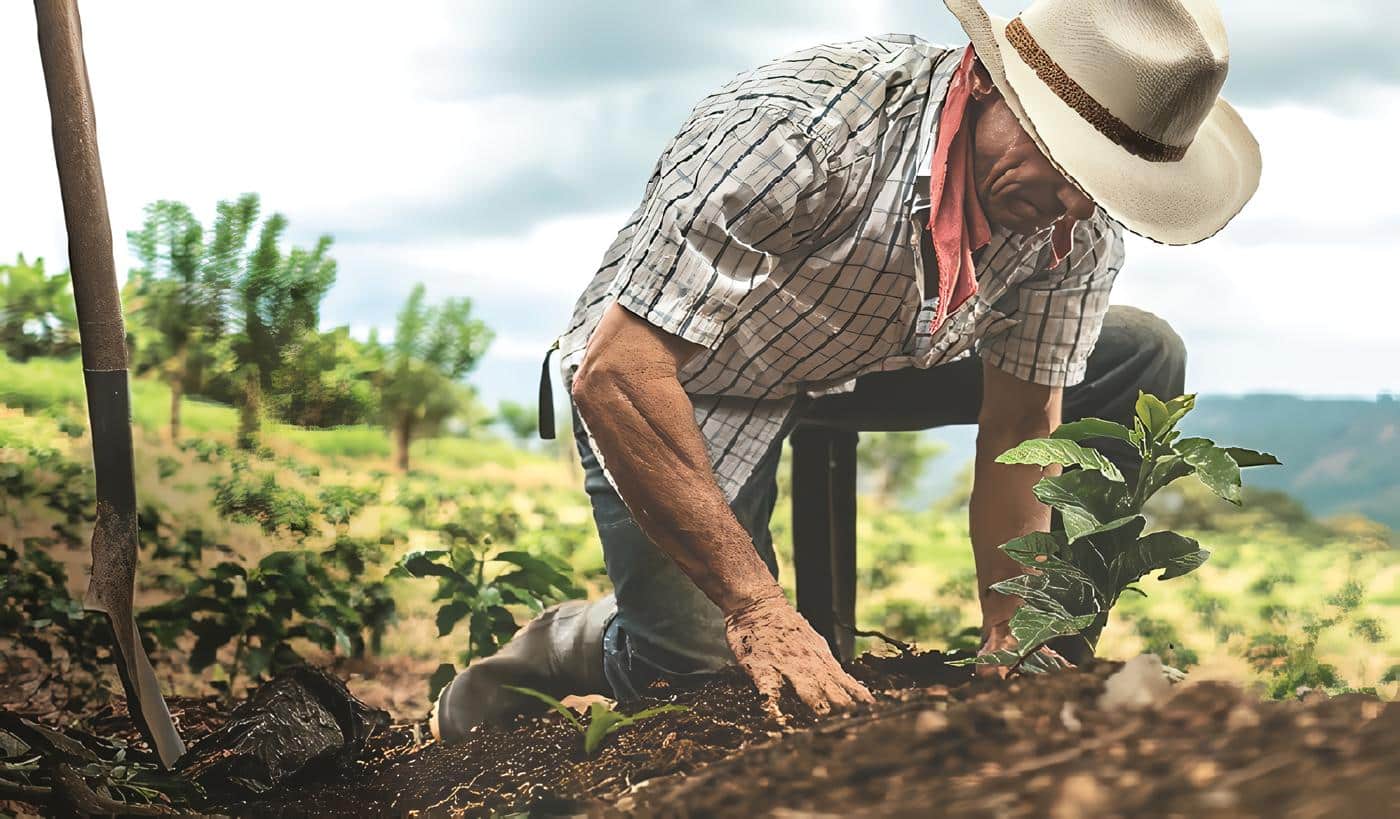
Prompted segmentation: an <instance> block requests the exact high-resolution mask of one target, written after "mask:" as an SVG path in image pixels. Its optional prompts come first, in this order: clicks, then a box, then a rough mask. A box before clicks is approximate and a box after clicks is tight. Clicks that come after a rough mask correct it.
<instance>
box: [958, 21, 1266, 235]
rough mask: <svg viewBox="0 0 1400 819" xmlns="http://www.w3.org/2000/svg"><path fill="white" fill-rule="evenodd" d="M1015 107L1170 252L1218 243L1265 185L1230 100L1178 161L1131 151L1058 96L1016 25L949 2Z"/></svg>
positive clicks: (1072, 175) (1085, 180)
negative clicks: (1031, 59)
mask: <svg viewBox="0 0 1400 819" xmlns="http://www.w3.org/2000/svg"><path fill="white" fill-rule="evenodd" d="M944 2H945V4H946V5H947V6H948V9H949V10H950V11H952V12H953V15H954V16H956V17H957V18H958V21H959V22H960V23H961V24H962V27H963V30H964V31H965V32H967V35H968V37H969V38H970V39H971V40H972V45H973V47H974V48H975V49H976V50H977V56H978V59H979V60H981V62H982V65H983V66H984V67H985V68H986V69H987V73H988V74H989V75H990V76H991V78H992V82H994V83H995V84H996V86H997V88H998V89H1000V90H1001V92H1002V96H1003V97H1004V98H1005V100H1006V103H1007V105H1008V106H1009V107H1010V108H1011V110H1012V112H1013V113H1014V114H1015V115H1016V117H1017V119H1019V120H1020V121H1021V125H1022V127H1024V128H1025V129H1026V131H1027V133H1029V134H1030V136H1031V138H1032V139H1034V140H1035V141H1036V143H1037V145H1039V147H1040V149H1041V151H1042V152H1044V153H1045V155H1046V156H1047V157H1049V159H1050V161H1051V162H1053V163H1054V164H1055V166H1056V167H1057V168H1059V169H1060V171H1061V172H1062V173H1064V174H1065V176H1067V177H1068V178H1069V179H1071V180H1072V181H1073V182H1074V183H1075V184H1076V185H1078V186H1079V187H1080V189H1082V190H1083V191H1084V193H1086V194H1087V195H1088V196H1089V197H1090V198H1091V199H1093V200H1094V202H1095V204H1097V205H1098V206H1099V207H1101V208H1103V210H1104V211H1105V212H1106V213H1107V214H1108V215H1109V216H1110V217H1112V218H1113V219H1114V220H1116V221H1117V222H1119V223H1121V224H1122V225H1123V227H1125V228H1127V229H1128V230H1130V231H1132V232H1133V233H1136V234H1139V235H1141V236H1145V237H1147V238H1148V239H1152V240H1153V241H1156V242H1161V243H1162V244H1168V245H1189V244H1194V243H1196V242H1200V241H1203V240H1205V239H1208V238H1210V237H1211V236H1214V235H1215V234H1216V233H1218V232H1219V231H1220V229H1221V228H1223V227H1225V225H1227V224H1229V222H1230V220H1231V219H1233V218H1234V217H1235V215H1236V214H1238V213H1239V212H1240V210H1241V209H1242V208H1243V207H1244V206H1245V203H1247V202H1248V201H1249V199H1250V197H1252V196H1253V195H1254V192H1255V190H1256V189H1257V188H1258V187H1259V174H1260V170H1261V168H1262V165H1263V162H1262V159H1261V157H1260V154H1259V142H1258V141H1257V140H1256V139H1255V138H1254V135H1253V134H1251V133H1250V131H1249V128H1248V127H1246V126H1245V124H1244V120H1242V119H1241V118H1240V115H1239V114H1238V113H1236V111H1235V109H1234V108H1233V107H1232V106H1231V105H1230V104H1229V103H1227V102H1226V101H1225V100H1224V99H1218V100H1216V103H1215V106H1214V108H1213V109H1212V110H1211V112H1210V114H1209V115H1208V116H1207V117H1206V120H1205V122H1204V123H1202V125H1201V128H1200V131H1199V132H1198V133H1197V134H1196V138H1195V140H1194V141H1192V143H1191V147H1190V148H1189V149H1188V150H1187V151H1186V155H1185V156H1184V157H1183V158H1182V159H1180V160H1179V161H1176V162H1150V161H1148V160H1145V159H1142V158H1141V157H1138V156H1136V155H1134V154H1131V153H1129V152H1128V151H1126V150H1124V149H1123V148H1122V147H1120V146H1119V145H1118V144H1117V143H1115V142H1113V141H1112V140H1110V139H1109V138H1108V137H1106V136H1104V135H1103V134H1102V133H1101V132H1099V130H1098V129H1097V128H1095V127H1094V126H1093V125H1091V124H1089V122H1088V121H1087V120H1085V119H1084V118H1083V117H1082V116H1080V115H1079V113H1078V112H1077V111H1075V110H1074V109H1073V108H1070V107H1069V106H1068V105H1066V104H1065V102H1064V101H1063V100H1061V99H1060V98H1059V97H1058V96H1056V95H1055V92H1054V91H1052V90H1050V87H1049V86H1047V85H1046V84H1045V83H1044V82H1042V81H1041V79H1040V78H1039V77H1038V76H1037V75H1036V73H1035V70H1034V69H1032V68H1031V67H1030V66H1028V65H1027V64H1026V63H1025V61H1024V60H1022V59H1021V56H1020V55H1019V54H1018V53H1017V52H1016V49H1015V48H1014V47H1013V46H1012V45H1011V44H1010V43H1009V42H1008V41H1007V39H1006V26H1007V24H1008V23H1009V22H1010V21H1009V20H1007V19H1004V18H1000V17H994V16H991V15H989V14H988V13H987V11H986V9H984V8H983V7H982V4H981V3H979V2H976V0H944Z"/></svg>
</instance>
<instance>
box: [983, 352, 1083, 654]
mask: <svg viewBox="0 0 1400 819" xmlns="http://www.w3.org/2000/svg"><path fill="white" fill-rule="evenodd" d="M1062 393H1063V390H1062V389H1061V388H1059V387H1046V386H1042V385H1039V384H1032V383H1031V382H1029V381H1022V380H1020V379H1018V378H1016V377H1015V376H1013V375H1010V374H1008V373H1006V372H1004V371H1002V370H1000V369H998V368H997V367H995V366H992V365H991V364H986V363H984V364H983V367H982V411H981V414H980V415H979V416H978V421H977V424H978V427H977V461H976V465H975V466H974V473H973V482H972V502H971V504H970V508H969V515H970V520H969V528H970V529H971V533H972V551H973V555H974V556H975V558H976V562H977V591H978V600H979V601H980V602H981V604H982V635H983V640H984V648H985V649H988V650H995V649H998V648H1004V647H1007V646H1009V645H1010V644H1011V639H1012V638H1011V636H1010V631H1009V630H1008V629H1007V627H1006V623H1007V621H1008V620H1010V619H1011V615H1012V614H1014V613H1015V611H1016V609H1017V608H1018V607H1019V606H1020V605H1021V601H1020V599H1019V598H1015V597H1007V596H1006V595H1003V594H999V593H997V592H994V591H992V590H991V589H990V588H989V587H990V586H991V585H992V584H993V583H996V582H999V581H1001V580H1005V579H1007V578H1009V577H1015V576H1016V575H1019V574H1022V573H1023V569H1022V568H1021V567H1020V565H1019V564H1017V563H1016V562H1015V561H1014V560H1012V559H1011V558H1009V557H1007V556H1006V555H1005V554H1004V553H1003V552H1002V551H1001V550H1000V549H999V548H998V547H999V546H1001V545H1002V544H1003V543H1006V542H1007V541H1009V540H1012V539H1014V538H1018V537H1020V536H1022V535H1024V534H1027V533H1029V532H1036V531H1045V530H1048V529H1049V528H1050V508H1049V507H1047V506H1045V505H1044V504H1042V503H1041V502H1040V501H1039V500H1037V499H1036V497H1035V494H1034V493H1033V492H1032V491H1031V489H1032V487H1034V486H1035V484H1036V482H1037V481H1039V480H1040V479H1041V478H1042V477H1044V476H1045V475H1046V474H1050V471H1049V470H1048V469H1041V468H1040V467H1038V466H1024V465H1013V464H999V463H996V458H997V456H998V455H1000V454H1001V453H1003V452H1005V451H1006V450H1008V449H1010V448H1012V447H1013V446H1015V445H1017V444H1019V443H1021V442H1022V441H1024V440H1026V439H1027V438H1043V437H1045V436H1047V435H1049V434H1050V433H1051V432H1052V431H1053V430H1054V429H1055V428H1056V427H1058V426H1059V425H1060V403H1061V397H1062ZM1054 468H1055V469H1058V467H1054Z"/></svg>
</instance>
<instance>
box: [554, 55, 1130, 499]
mask: <svg viewBox="0 0 1400 819" xmlns="http://www.w3.org/2000/svg"><path fill="white" fill-rule="evenodd" d="M962 53H963V52H962V49H961V48H958V49H944V48H938V47H934V46H931V45H928V44H926V43H924V42H922V41H920V40H918V39H916V38H912V37H903V36H893V35H892V36H888V37H884V38H879V39H866V40H861V41H857V42H852V43H843V44H836V45H824V46H819V47H817V48H813V49H809V50H807V51H802V52H799V53H796V54H793V55H789V56H787V57H783V58H781V59H778V60H776V61H774V62H771V63H768V64H766V65H764V66H761V67H759V68H757V69H754V70H753V71H750V72H747V73H745V74H741V75H740V76H738V77H737V78H735V79H734V80H733V81H731V82H730V83H729V84H728V85H726V86H725V87H724V88H722V89H721V90H720V91H718V92H717V93H715V94H713V95H711V96H709V97H707V98H705V99H704V100H702V101H701V102H700V104H699V105H698V106H696V108H695V110H694V111H693V112H692V114H691V116H690V118H689V120H688V121H687V122H686V123H685V125H684V126H683V127H682V128H681V130H680V132H679V133H678V134H677V135H676V137H675V138H674V139H673V140H672V141H671V142H670V144H669V145H667V146H666V149H665V151H664V152H663V153H662V155H661V158H660V160H659V161H658V162H657V164H656V166H655V168H654V170H653V171H652V175H651V178H650V180H649V181H648V183H647V187H646V192H645V194H644V196H643V198H642V202H641V204H640V206H639V207H638V208H637V210H636V211H635V212H634V213H633V214H632V217H631V218H630V219H629V220H628V221H627V224H626V225H624V226H623V228H622V230H621V231H620V232H619V233H618V235H617V238H616V240H615V241H614V242H613V244H612V246H611V247H610V248H609V249H608V251H607V253H606V254H605V256H604V259H603V263H602V266H601V267H600V268H599V269H598V271H597V273H596V274H595V275H594V277H593V279H592V281H591V282H590V283H589V285H588V287H587V288H586V289H585V290H584V292H583V294H582V296H581V297H580V298H579V300H578V302H577V304H576V306H575V309H574V313H573V317H572V319H571V322H570V325H569V328H568V329H567V331H566V332H565V333H564V335H563V336H561V337H560V351H561V357H560V367H561V370H562V373H563V378H564V383H565V384H568V383H570V381H571V380H572V376H573V373H574V371H575V370H576V369H577V367H578V365H579V363H580V362H581V361H582V359H583V355H584V352H585V350H586V349H587V345H588V340H589V338H590V337H591V335H592V333H593V330H594V328H596V327H597V324H598V320H599V319H600V318H601V317H602V314H603V312H604V311H605V310H606V309H607V308H608V307H609V306H610V305H611V304H613V303H614V302H615V303H617V304H618V305H620V306H621V307H623V308H625V309H627V310H628V311H630V312H632V313H634V314H636V315H638V316H640V317H642V318H643V319H645V320H647V321H648V322H650V323H651V324H653V325H655V326H656V327H658V328H660V329H662V330H665V331H666V332H668V333H672V334H674V335H677V336H679V337H681V338H684V339H686V340H687V341H690V342H693V343H695V344H698V345H700V346H701V347H703V348H704V351H703V352H702V353H701V354H699V355H696V356H695V357H694V358H692V359H691V361H690V362H688V363H687V364H686V366H685V367H684V368H683V369H682V371H681V373H680V380H681V384H682V385H683V386H684V388H685V390H686V392H687V393H688V394H689V395H690V397H691V400H692V402H693V403H694V405H695V414H696V416H695V417H696V422H697V423H698V424H699V426H700V430H701V432H702V434H703V435H704V437H705V440H706V443H707V446H708V447H709V450H710V457H711V463H712V465H713V467H714V470H715V477H716V479H717V480H718V482H719V485H720V487H721V488H722V489H723V490H724V491H725V494H726V495H727V496H728V497H729V498H730V499H731V500H732V499H733V498H734V497H735V496H736V495H737V494H738V492H739V490H740V489H741V488H742V487H743V485H744V484H745V482H747V480H748V479H749V477H750V476H751V475H752V473H753V468H754V466H755V465H756V464H757V462H758V460H759V459H761V458H762V457H763V456H764V455H765V454H766V453H767V452H768V451H769V450H770V449H771V448H772V446H773V445H774V443H775V442H776V441H777V440H778V439H779V438H780V437H781V436H782V435H783V434H784V433H785V431H786V428H787V423H788V421H789V420H790V418H791V416H792V412H793V409H794V407H795V406H796V404H797V402H798V400H799V398H800V397H801V396H804V395H808V396H810V395H820V394H824V393H832V392H842V391H846V390H849V389H851V388H852V387H853V386H854V379H855V378H856V376H858V375H861V374H864V373H869V372H875V371H880V370H892V369H897V368H900V367H923V368H927V367H933V366H937V365H939V364H943V363H946V362H949V361H952V360H954V359H957V358H960V357H963V356H965V355H968V354H969V353H971V352H972V351H973V350H974V349H975V350H977V351H978V352H979V354H980V355H981V356H982V357H983V358H984V359H985V360H987V361H989V362H990V363H991V364H992V365H994V366H996V367H999V368H1001V369H1003V370H1005V371H1007V372H1009V373H1011V374H1012V375H1015V376H1016V377H1018V378H1021V379H1023V380H1026V381H1033V382H1036V383H1039V384H1046V385H1050V386H1067V385H1071V384H1075V383H1078V382H1079V381H1080V380H1082V379H1083V377H1084V372H1085V367H1086V362H1087V360H1088V357H1089V353H1090V351H1091V350H1092V349H1093V347H1094V343H1095V342H1096V341H1097V339H1098V334H1099V329H1100V326H1101V325H1102V322H1103V317H1104V314H1105V312H1106V311H1107V309H1108V301H1109V290H1110V288H1111V286H1112V284H1113V279H1114V277H1115V276H1116V275H1117V273H1118V270H1119V269H1120V268H1121V266H1122V261H1123V240H1122V231H1121V229H1120V228H1119V227H1118V226H1117V225H1116V224H1114V223H1113V222H1111V221H1110V220H1108V219H1107V217H1105V216H1104V215H1103V214H1102V212H1101V211H1100V212H1098V213H1096V214H1095V216H1094V217H1093V218H1091V219H1088V220H1085V221H1081V222H1080V223H1079V224H1078V225H1077V226H1076V228H1075V236H1074V240H1075V241H1074V250H1073V252H1072V253H1071V255H1070V258H1069V259H1067V260H1065V261H1064V262H1062V263H1061V265H1060V266H1059V267H1058V268H1056V269H1054V270H1051V269H1050V261H1051V257H1052V254H1051V248H1050V231H1049V230H1048V229H1047V230H1045V231H1042V232H1040V233H1037V234H1034V235H1014V234H1010V233H1008V232H1006V231H1004V230H1002V229H998V228H994V229H993V234H992V240H991V244H989V245H988V246H987V247H985V248H983V249H982V250H981V251H979V253H978V255H977V256H976V257H975V265H976V272H977V282H978V288H979V289H978V294H977V296H976V297H975V298H973V299H971V300H969V301H968V303H967V304H965V305H964V306H963V307H962V308H961V309H959V310H958V311H957V312H956V313H954V314H953V315H951V316H949V317H948V319H947V320H946V321H945V322H944V323H943V324H942V325H941V326H940V327H939V328H938V329H937V330H936V331H934V332H930V331H929V319H930V318H931V317H932V315H933V314H934V308H935V307H936V298H937V294H936V293H925V292H924V290H923V278H924V277H923V276H922V275H921V271H922V269H923V265H924V263H925V262H924V260H923V259H922V258H921V251H920V233H921V230H922V229H923V227H924V226H925V225H926V224H927V222H928V214H927V197H928V167H929V162H930V160H931V157H932V150H933V143H934V141H935V139H936V136H937V134H936V128H937V123H938V114H939V112H940V109H941V106H942V102H943V97H944V94H945V93H946V90H947V86H948V80H949V78H950V77H951V76H952V74H953V72H954V70H955V69H956V68H957V65H958V62H959V60H960V59H961V57H962Z"/></svg>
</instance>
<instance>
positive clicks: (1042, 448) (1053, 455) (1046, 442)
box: [997, 438, 1123, 481]
mask: <svg viewBox="0 0 1400 819" xmlns="http://www.w3.org/2000/svg"><path fill="white" fill-rule="evenodd" d="M997 463H999V464H1033V465H1035V466H1049V465H1051V464H1059V465H1061V466H1078V467H1082V468H1084V469H1093V470H1097V471H1099V472H1102V473H1103V475H1104V477H1106V478H1108V479H1109V480H1114V481H1122V480H1123V473H1121V472H1119V471H1118V467H1116V466H1114V465H1113V463H1112V462H1110V461H1109V460H1108V459H1107V458H1105V457H1104V456H1103V454H1102V453H1100V452H1099V451H1098V450H1095V449H1090V448H1088V447H1085V446H1081V445H1079V444H1077V443H1075V442H1074V441H1066V440H1063V439H1060V438H1033V439H1031V440H1029V441H1024V442H1022V443H1020V444H1018V445H1016V446H1014V447H1012V448H1011V449H1009V450H1007V451H1006V452H1003V453H1002V454H1001V455H999V456H998V457H997Z"/></svg>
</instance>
